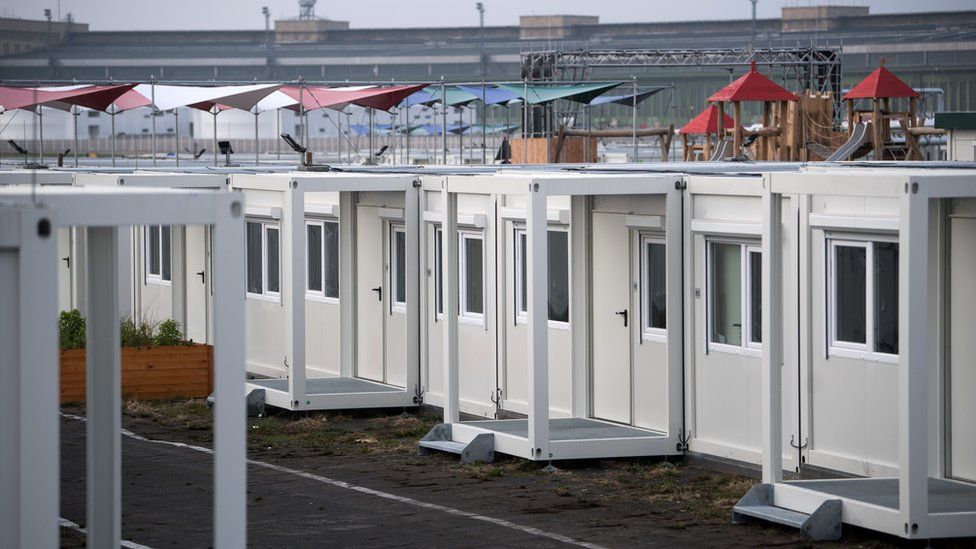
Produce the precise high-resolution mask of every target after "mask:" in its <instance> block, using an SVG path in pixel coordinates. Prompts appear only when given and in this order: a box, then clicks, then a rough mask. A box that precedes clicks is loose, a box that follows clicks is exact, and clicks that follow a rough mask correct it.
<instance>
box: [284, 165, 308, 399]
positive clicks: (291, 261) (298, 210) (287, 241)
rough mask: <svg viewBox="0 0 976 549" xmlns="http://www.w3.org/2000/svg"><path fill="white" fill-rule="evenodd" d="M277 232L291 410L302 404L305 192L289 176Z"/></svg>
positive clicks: (303, 382)
mask: <svg viewBox="0 0 976 549" xmlns="http://www.w3.org/2000/svg"><path fill="white" fill-rule="evenodd" d="M284 198H285V202H284V208H282V212H281V225H280V231H279V233H278V234H279V235H280V238H281V250H280V251H281V253H280V258H279V259H280V261H281V263H280V265H281V267H279V277H280V283H281V304H282V306H283V307H284V309H285V360H287V362H288V372H289V375H288V392H289V393H290V394H291V401H292V402H291V405H292V407H293V409H301V408H304V406H305V191H304V188H303V187H302V185H301V183H299V182H298V181H297V180H294V179H292V180H291V181H289V182H288V190H286V191H285V196H284Z"/></svg>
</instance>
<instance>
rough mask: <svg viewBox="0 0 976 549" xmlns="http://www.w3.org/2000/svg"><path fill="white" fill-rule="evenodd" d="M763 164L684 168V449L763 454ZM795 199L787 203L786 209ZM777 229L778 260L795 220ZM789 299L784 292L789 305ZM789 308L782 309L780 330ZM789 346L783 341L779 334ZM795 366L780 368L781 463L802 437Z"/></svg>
mask: <svg viewBox="0 0 976 549" xmlns="http://www.w3.org/2000/svg"><path fill="white" fill-rule="evenodd" d="M762 190H763V179H762V175H761V173H752V174H748V173H744V174H728V175H724V174H723V175H690V176H688V177H687V189H686V190H685V194H684V231H685V240H684V273H685V280H686V281H687V283H686V285H685V287H684V291H685V309H684V310H685V312H686V314H685V318H684V322H685V330H684V333H685V339H684V345H685V356H684V360H685V368H684V371H685V376H686V377H685V380H686V381H685V394H684V397H685V429H686V432H687V437H688V449H689V450H690V451H691V452H694V453H699V454H706V455H710V456H714V457H719V458H723V459H730V460H735V461H741V462H746V463H752V464H758V463H760V462H761V459H762V451H763V449H762V440H763V438H762V429H761V419H762V415H761V409H760V397H761V389H762V385H761V362H762V356H763V353H764V345H765V342H766V339H767V338H766V337H765V333H764V332H763V330H762V323H761V319H762V316H761V315H762V307H761V303H762V301H761V299H762V286H763V279H762V276H761V275H762V272H761V269H760V266H761V263H762V257H763V253H764V251H765V250H764V248H763V245H762V223H763V219H762ZM791 207H792V204H791V203H789V202H787V205H786V206H784V211H785V212H787V213H784V217H785V216H787V215H789V212H790V208H791ZM791 227H792V225H791V224H787V225H786V227H784V230H783V246H784V252H783V254H782V256H783V257H784V258H787V259H784V262H787V261H789V259H788V258H792V257H794V255H795V244H794V242H795V237H794V234H795V230H794V229H792V228H791ZM791 304H792V302H787V303H786V305H787V306H790V305H791ZM794 319H795V315H790V314H786V315H784V317H783V322H784V323H785V324H786V326H785V328H784V330H785V331H786V333H791V332H792V328H791V326H792V323H793V321H794ZM784 344H785V345H786V348H787V349H789V350H791V349H792V347H791V346H790V344H789V343H784ZM794 375H795V374H794V373H793V372H792V371H784V372H783V378H784V382H783V389H782V392H783V394H782V398H781V401H782V402H783V408H782V410H781V414H782V418H783V425H784V427H786V429H784V436H785V437H786V440H785V441H784V443H783V444H782V447H783V448H785V449H787V450H790V451H789V452H786V453H785V454H784V460H785V463H786V464H788V465H790V466H792V467H793V468H795V467H796V466H798V465H799V463H798V462H797V461H796V451H795V450H792V448H791V444H792V445H795V446H800V445H802V442H801V439H800V437H799V433H796V432H792V431H790V430H789V429H788V428H789V427H795V426H796V424H797V414H796V406H795V405H794V402H795V398H793V396H792V395H793V394H795V393H791V392H790V391H789V390H788V387H790V386H791V385H792V381H793V376H794Z"/></svg>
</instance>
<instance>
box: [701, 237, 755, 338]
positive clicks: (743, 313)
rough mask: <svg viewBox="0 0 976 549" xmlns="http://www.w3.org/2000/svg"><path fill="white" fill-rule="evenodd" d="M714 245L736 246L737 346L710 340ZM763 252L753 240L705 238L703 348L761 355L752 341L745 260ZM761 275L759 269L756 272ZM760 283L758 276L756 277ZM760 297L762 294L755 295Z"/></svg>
mask: <svg viewBox="0 0 976 549" xmlns="http://www.w3.org/2000/svg"><path fill="white" fill-rule="evenodd" d="M715 244H730V245H733V246H738V247H739V269H740V274H739V307H740V309H739V316H740V318H739V322H740V323H741V324H740V325H741V328H740V331H741V336H742V337H741V339H742V340H741V341H740V342H739V344H738V345H733V344H731V343H721V342H717V341H712V333H713V332H714V329H713V326H712V323H713V322H714V321H715V286H714V284H715V277H714V275H713V272H714V259H713V257H714V248H713V246H714V245H715ZM751 253H758V254H760V256H761V255H762V253H763V249H762V245H761V243H759V242H757V241H755V240H741V239H732V238H722V237H718V238H707V239H706V240H705V288H706V292H707V294H706V296H705V297H706V315H705V317H706V321H705V350H706V352H710V351H719V352H723V353H731V354H739V355H745V356H750V357H761V356H762V348H763V345H762V343H757V342H754V341H752V322H751V320H752V317H751V315H752V307H751V305H752V304H751V302H750V298H751V297H752V285H751V284H750V283H751V282H752V276H753V273H752V269H751V266H750V261H749V254H751ZM756 274H757V275H758V276H759V277H762V271H760V272H759V273H756ZM760 283H761V278H760ZM757 298H758V299H759V300H760V304H761V300H762V295H759V296H757Z"/></svg>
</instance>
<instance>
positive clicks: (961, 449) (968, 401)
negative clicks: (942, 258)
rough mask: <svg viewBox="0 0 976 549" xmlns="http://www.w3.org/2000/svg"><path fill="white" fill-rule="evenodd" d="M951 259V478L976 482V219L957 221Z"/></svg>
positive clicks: (951, 245)
mask: <svg viewBox="0 0 976 549" xmlns="http://www.w3.org/2000/svg"><path fill="white" fill-rule="evenodd" d="M950 235H951V237H950V238H951V244H950V248H951V252H950V254H951V255H950V257H949V273H950V274H949V278H950V283H949V292H950V293H949V300H948V301H949V310H950V311H949V326H950V335H949V364H950V366H949V368H950V372H949V414H950V416H949V422H950V430H949V433H950V441H949V455H950V460H951V476H953V477H954V478H957V479H963V480H969V481H973V482H976V428H974V425H976V398H974V392H976V359H974V357H976V338H974V337H973V326H974V325H976V282H974V280H973V273H976V219H962V218H954V219H952V221H951V225H950Z"/></svg>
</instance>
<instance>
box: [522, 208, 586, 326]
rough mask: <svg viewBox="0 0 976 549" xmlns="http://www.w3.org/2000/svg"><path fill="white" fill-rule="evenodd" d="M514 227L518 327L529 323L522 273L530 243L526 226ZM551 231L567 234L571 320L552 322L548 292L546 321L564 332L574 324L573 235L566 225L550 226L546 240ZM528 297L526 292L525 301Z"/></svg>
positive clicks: (567, 268)
mask: <svg viewBox="0 0 976 549" xmlns="http://www.w3.org/2000/svg"><path fill="white" fill-rule="evenodd" d="M513 225H514V226H513V229H512V235H513V241H512V242H513V246H512V249H513V251H514V254H513V256H514V257H513V261H512V263H513V265H514V266H515V269H514V271H513V280H514V284H512V287H513V288H514V290H515V291H514V294H513V299H514V309H515V324H516V325H518V324H528V322H529V315H528V303H525V302H524V301H523V300H522V286H523V284H522V272H523V270H524V269H525V268H526V266H525V265H524V263H525V262H524V260H523V259H522V256H523V255H526V257H528V255H527V251H526V254H523V253H522V252H523V250H527V248H528V244H529V242H528V232H527V230H526V227H525V224H522V223H515V224H513ZM550 231H552V232H562V233H566V257H567V262H566V274H567V277H566V279H567V280H568V281H569V288H568V289H569V311H570V313H569V320H568V321H566V322H563V321H561V320H552V319H550V318H549V307H548V305H549V294H548V291H547V293H546V305H547V306H546V321H547V322H548V324H549V327H550V328H557V329H562V330H568V329H569V327H570V324H571V323H572V320H573V269H572V266H573V243H572V234H571V233H570V231H569V227H567V226H565V225H549V226H548V227H547V228H546V238H547V239H548V238H549V232H550ZM523 237H524V239H525V242H524V243H523V242H522V240H523ZM547 242H548V241H547ZM526 275H528V271H526ZM526 278H527V277H526ZM547 287H548V286H547ZM528 295H529V294H528V292H526V293H525V300H526V301H527V300H528Z"/></svg>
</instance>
